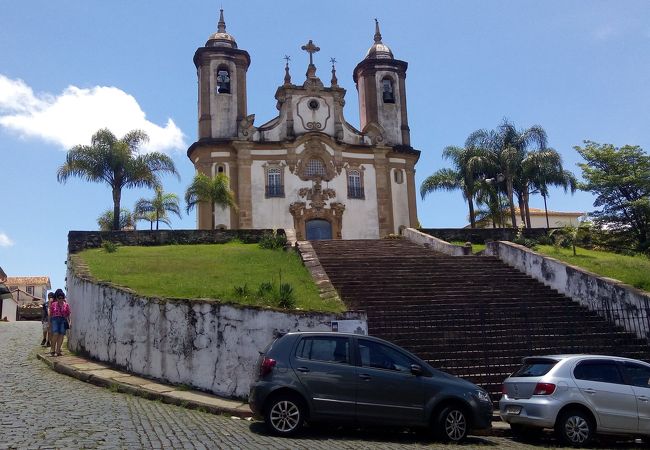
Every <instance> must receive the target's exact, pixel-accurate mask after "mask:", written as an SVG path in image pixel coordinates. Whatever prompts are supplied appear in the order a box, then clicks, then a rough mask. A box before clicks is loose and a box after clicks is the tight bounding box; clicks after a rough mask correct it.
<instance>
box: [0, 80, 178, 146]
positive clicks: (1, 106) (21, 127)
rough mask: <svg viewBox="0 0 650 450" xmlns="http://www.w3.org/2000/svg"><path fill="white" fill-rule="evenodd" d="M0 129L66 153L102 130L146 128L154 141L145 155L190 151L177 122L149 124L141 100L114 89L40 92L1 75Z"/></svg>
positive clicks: (119, 131) (120, 133)
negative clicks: (37, 140) (33, 138)
mask: <svg viewBox="0 0 650 450" xmlns="http://www.w3.org/2000/svg"><path fill="white" fill-rule="evenodd" d="M0 126H2V127H4V128H6V129H8V130H11V131H14V132H16V133H18V134H19V135H21V136H25V137H37V138H40V139H43V140H46V141H48V142H52V143H54V144H57V145H59V146H60V147H61V148H62V149H64V150H67V149H69V148H70V147H73V146H75V145H78V144H89V143H90V137H91V136H92V135H93V133H95V132H96V131H97V130H99V129H100V128H109V129H110V130H111V131H112V132H113V133H114V134H115V135H116V136H118V137H121V136H123V135H124V134H125V133H127V132H128V131H130V130H133V129H136V128H137V129H141V130H144V131H145V132H146V133H147V134H148V135H149V139H150V140H149V143H148V144H146V145H145V146H143V150H144V151H170V150H184V149H186V148H187V146H186V144H185V141H184V136H183V132H182V131H181V129H180V128H178V127H177V126H176V124H175V123H174V121H173V120H171V119H167V123H166V124H165V126H164V127H161V126H159V125H156V124H155V123H153V122H150V121H148V120H147V119H146V114H145V112H144V111H143V110H142V108H140V105H139V104H138V102H137V101H136V99H135V98H133V96H131V95H129V94H127V93H126V92H124V91H122V90H120V89H118V88H115V87H106V86H95V87H92V88H90V89H82V88H78V87H76V86H69V87H67V88H66V89H65V90H64V91H63V92H62V93H61V94H60V95H51V94H35V93H34V91H33V90H32V88H31V87H29V86H28V85H27V84H26V83H25V82H24V81H22V80H12V79H10V78H7V77H5V76H4V75H2V74H0Z"/></svg>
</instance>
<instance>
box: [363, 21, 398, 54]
mask: <svg viewBox="0 0 650 450" xmlns="http://www.w3.org/2000/svg"><path fill="white" fill-rule="evenodd" d="M366 59H394V58H393V52H392V51H391V49H390V48H389V47H388V45H386V44H384V43H383V42H382V41H381V32H380V31H379V21H378V20H377V19H375V42H374V44H372V46H371V47H370V48H369V49H368V52H367V53H366Z"/></svg>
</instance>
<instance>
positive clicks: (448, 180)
mask: <svg viewBox="0 0 650 450" xmlns="http://www.w3.org/2000/svg"><path fill="white" fill-rule="evenodd" d="M474 155H475V152H474V150H473V149H469V148H462V147H454V146H449V147H446V148H445V149H444V150H443V151H442V156H443V158H445V159H450V160H451V161H452V163H453V166H454V167H453V169H440V170H438V171H436V172H434V173H433V174H432V175H430V176H429V177H427V178H426V179H425V180H424V181H423V182H422V185H421V186H420V196H421V197H422V199H423V200H424V197H426V195H427V194H430V193H432V192H433V191H437V190H447V191H454V190H456V189H460V190H461V192H462V193H463V198H464V199H465V200H466V201H467V205H468V208H469V221H470V224H471V225H470V226H471V227H472V228H476V220H475V214H474V196H475V195H476V189H477V182H476V176H475V174H474V173H473V172H472V171H471V170H470V166H469V164H468V163H469V160H470V159H471V158H472V157H473V156H474Z"/></svg>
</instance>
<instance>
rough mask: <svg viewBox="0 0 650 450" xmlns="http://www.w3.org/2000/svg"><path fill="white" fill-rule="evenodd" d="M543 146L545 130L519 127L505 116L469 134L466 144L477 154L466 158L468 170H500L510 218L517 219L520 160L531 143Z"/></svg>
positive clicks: (489, 171) (498, 171)
mask: <svg viewBox="0 0 650 450" xmlns="http://www.w3.org/2000/svg"><path fill="white" fill-rule="evenodd" d="M533 145H535V146H537V148H538V149H544V148H546V131H544V129H543V128H542V127H540V126H538V125H535V126H532V127H530V128H527V129H524V130H518V129H517V128H516V127H515V126H514V124H512V123H510V122H508V121H507V120H504V121H503V122H502V123H501V125H499V126H498V127H497V129H496V130H489V131H488V130H477V131H475V132H473V133H472V134H470V135H469V137H468V138H467V141H466V142H465V147H467V148H471V149H474V150H475V151H476V152H477V155H476V156H474V157H472V158H471V159H470V161H469V165H470V170H472V171H473V172H475V173H483V174H485V175H489V176H496V175H497V174H501V175H503V177H504V182H505V185H506V195H507V197H508V204H509V206H510V221H511V223H512V224H513V226H514V224H516V223H517V220H516V214H515V203H514V191H515V180H518V179H520V178H521V171H522V163H523V160H524V159H525V157H526V154H527V153H528V151H529V148H530V147H531V146H533Z"/></svg>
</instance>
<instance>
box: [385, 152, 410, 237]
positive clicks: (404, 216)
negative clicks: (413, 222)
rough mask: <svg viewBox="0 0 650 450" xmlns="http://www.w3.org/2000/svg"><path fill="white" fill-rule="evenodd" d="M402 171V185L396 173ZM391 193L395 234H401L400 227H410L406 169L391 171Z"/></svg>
mask: <svg viewBox="0 0 650 450" xmlns="http://www.w3.org/2000/svg"><path fill="white" fill-rule="evenodd" d="M391 159H392V158H391ZM396 171H401V173H402V175H401V180H402V182H401V183H397V181H395V179H396V178H395V177H396V175H395V172H396ZM390 182H391V193H392V196H393V198H392V202H393V224H394V225H395V228H394V230H393V233H395V234H399V231H400V230H399V228H400V226H402V225H403V226H404V227H408V226H409V225H410V218H409V204H408V191H407V185H406V173H404V169H391V171H390Z"/></svg>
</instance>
